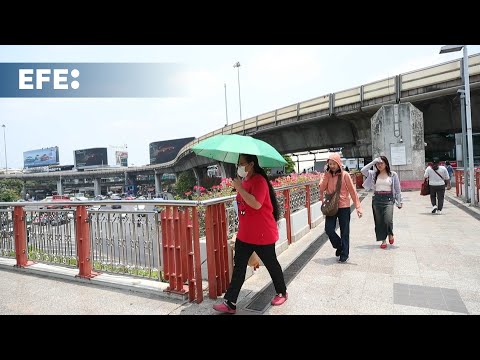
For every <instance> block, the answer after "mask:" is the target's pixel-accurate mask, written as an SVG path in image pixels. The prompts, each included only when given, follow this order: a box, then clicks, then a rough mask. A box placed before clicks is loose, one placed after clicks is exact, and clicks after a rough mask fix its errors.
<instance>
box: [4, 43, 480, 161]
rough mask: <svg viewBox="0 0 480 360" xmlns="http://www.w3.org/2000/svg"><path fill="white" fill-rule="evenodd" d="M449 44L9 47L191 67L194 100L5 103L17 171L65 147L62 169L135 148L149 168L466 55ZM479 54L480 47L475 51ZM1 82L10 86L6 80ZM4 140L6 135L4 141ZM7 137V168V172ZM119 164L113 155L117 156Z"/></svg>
mask: <svg viewBox="0 0 480 360" xmlns="http://www.w3.org/2000/svg"><path fill="white" fill-rule="evenodd" d="M440 47H441V45H425V46H424V45H414V46H412V45H410V46H409V45H401V46H400V45H375V46H372V45H369V46H361V45H351V46H350V45H337V46H333V45H329V46H326V45H325V46H324V45H321V46H320V45H315V46H314V45H311V46H296V45H284V46H277V45H276V46H268V45H265V46H264V45H262V46H260V45H254V46H253V45H252V46H246V45H245V46H243V45H242V46H239V45H228V46H220V45H217V46H201V45H196V46H186V45H178V46H110V45H109V46H98V45H97V46H59V45H55V46H53V45H52V46H25V45H22V46H0V62H32V63H35V62H158V63H162V62H176V63H181V64H185V65H186V66H187V69H188V72H187V73H186V75H187V81H186V83H185V87H186V89H185V91H186V93H187V95H186V96H185V97H182V98H151V99H118V98H106V99H105V98H98V99H65V98H63V99H53V98H49V99H48V98H36V99H24V98H22V99H20V98H3V99H0V124H5V125H6V128H5V131H6V133H5V135H6V143H7V161H8V167H9V168H22V167H23V152H25V151H28V150H34V149H40V148H45V147H51V146H58V147H59V155H60V156H59V157H60V163H61V164H65V165H67V164H73V151H74V150H77V149H85V148H92V147H107V148H109V149H108V151H109V152H110V153H113V152H114V151H115V150H116V149H115V147H120V146H123V145H124V144H127V147H128V148H127V150H128V153H129V164H134V165H144V164H148V163H149V150H148V145H149V143H151V142H154V141H162V140H168V139H176V138H183V137H191V136H193V137H198V136H201V135H203V134H206V133H208V132H210V131H212V130H216V129H218V128H221V127H223V126H224V125H225V122H226V116H225V89H224V84H226V89H227V104H228V106H227V107H228V120H229V123H233V122H236V121H238V120H239V117H240V115H239V99H238V81H237V69H235V68H233V64H234V63H236V62H237V61H239V62H240V63H241V66H240V88H241V103H242V117H243V118H244V119H246V118H249V117H252V116H256V115H259V114H262V113H265V112H269V111H272V110H274V109H277V108H280V107H284V106H288V105H291V104H294V103H297V102H301V101H304V100H308V99H311V98H315V97H318V96H322V95H326V94H328V93H332V92H337V91H341V90H346V89H349V88H353V87H356V86H360V85H362V84H366V83H369V82H373V81H377V80H381V79H384V78H387V77H389V76H394V75H398V74H401V73H404V72H408V71H412V70H416V69H420V68H422V67H427V66H431V65H434V64H438V63H442V62H446V61H449V60H453V59H458V58H461V57H462V52H456V53H450V54H442V55H440V54H439V49H440ZM468 51H469V54H470V55H471V54H476V53H480V46H478V45H468ZM0 81H1V79H0ZM2 135H3V134H2ZM2 140H3V137H0V143H1V146H0V167H4V166H5V155H4V143H3V141H2ZM109 156H110V159H111V158H112V156H111V155H110V154H109Z"/></svg>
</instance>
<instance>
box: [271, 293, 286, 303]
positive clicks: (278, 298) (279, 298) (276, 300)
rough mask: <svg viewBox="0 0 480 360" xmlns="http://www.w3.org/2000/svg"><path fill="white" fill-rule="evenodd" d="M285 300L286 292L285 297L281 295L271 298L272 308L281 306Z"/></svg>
mask: <svg viewBox="0 0 480 360" xmlns="http://www.w3.org/2000/svg"><path fill="white" fill-rule="evenodd" d="M287 299H288V293H287V292H286V293H285V296H282V294H277V295H275V297H274V298H273V300H272V302H271V304H272V305H273V306H278V305H282V304H283V303H284V302H285V301H287Z"/></svg>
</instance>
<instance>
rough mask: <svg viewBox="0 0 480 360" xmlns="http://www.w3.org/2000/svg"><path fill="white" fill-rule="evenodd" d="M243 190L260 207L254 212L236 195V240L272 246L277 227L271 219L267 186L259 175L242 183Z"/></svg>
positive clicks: (275, 239) (271, 210)
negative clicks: (253, 198)
mask: <svg viewBox="0 0 480 360" xmlns="http://www.w3.org/2000/svg"><path fill="white" fill-rule="evenodd" d="M242 186H243V188H244V189H245V190H246V191H247V192H248V193H249V194H252V195H253V196H255V199H256V200H257V201H258V202H259V203H260V204H262V207H261V208H260V209H258V210H255V209H254V208H252V207H251V206H249V205H248V204H247V203H246V202H245V201H244V200H243V198H242V196H241V195H240V194H237V205H238V221H239V224H238V233H237V239H240V240H241V241H243V242H246V243H249V244H256V245H269V244H274V243H275V242H276V241H277V240H278V226H277V222H276V221H275V219H274V217H273V207H272V202H271V200H270V194H269V192H268V184H267V181H266V180H265V178H264V177H263V176H262V175H260V174H255V175H253V176H252V177H251V178H250V179H248V180H243V181H242Z"/></svg>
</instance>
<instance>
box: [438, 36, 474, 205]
mask: <svg viewBox="0 0 480 360" xmlns="http://www.w3.org/2000/svg"><path fill="white" fill-rule="evenodd" d="M462 48H463V82H464V83H465V115H466V121H467V146H468V158H469V161H468V171H469V179H470V187H469V194H470V205H474V203H475V191H474V186H473V184H474V181H475V180H474V179H475V172H474V163H473V162H474V161H473V135H472V111H471V106H470V74H469V71H468V51H467V45H445V46H442V48H441V49H440V54H445V53H449V52H455V51H460V50H462ZM463 140H464V139H462V141H463ZM464 171H466V169H465V165H464ZM465 195H467V194H465Z"/></svg>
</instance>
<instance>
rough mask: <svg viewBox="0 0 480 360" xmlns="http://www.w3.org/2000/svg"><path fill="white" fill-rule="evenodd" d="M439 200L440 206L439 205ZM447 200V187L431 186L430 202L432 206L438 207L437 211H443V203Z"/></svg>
mask: <svg viewBox="0 0 480 360" xmlns="http://www.w3.org/2000/svg"><path fill="white" fill-rule="evenodd" d="M437 199H438V205H437ZM444 199H445V185H430V202H431V203H432V206H435V205H437V209H438V210H440V211H442V209H443V201H444Z"/></svg>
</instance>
